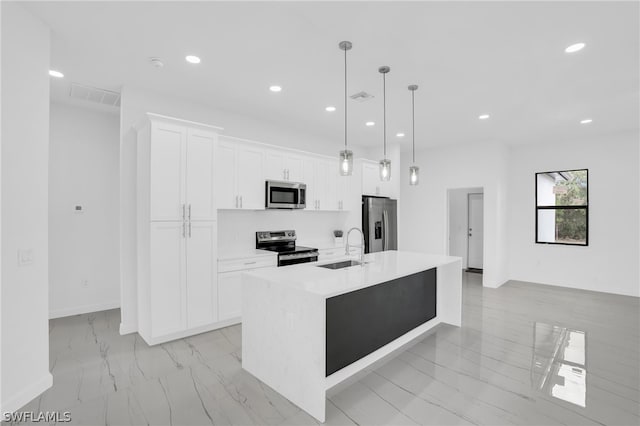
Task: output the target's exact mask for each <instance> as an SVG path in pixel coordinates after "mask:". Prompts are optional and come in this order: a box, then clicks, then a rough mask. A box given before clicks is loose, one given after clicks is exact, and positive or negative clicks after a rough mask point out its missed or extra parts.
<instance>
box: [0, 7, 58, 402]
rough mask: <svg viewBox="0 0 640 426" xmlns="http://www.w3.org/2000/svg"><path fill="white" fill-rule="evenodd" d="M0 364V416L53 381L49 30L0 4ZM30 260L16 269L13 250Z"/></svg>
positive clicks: (26, 14) (16, 9)
mask: <svg viewBox="0 0 640 426" xmlns="http://www.w3.org/2000/svg"><path fill="white" fill-rule="evenodd" d="M0 7H2V145H1V147H2V253H1V260H2V267H1V270H2V286H1V293H0V294H1V297H0V299H1V311H2V312H1V315H2V320H1V327H2V332H1V336H2V341H1V342H0V348H1V351H2V357H1V358H2V364H1V365H0V370H1V373H2V374H1V375H0V388H1V389H2V400H1V401H0V412H5V411H14V410H17V409H19V408H20V407H21V406H22V405H24V404H26V403H27V402H29V401H30V400H31V399H33V398H34V397H36V396H37V395H38V394H40V393H41V392H42V391H44V390H45V389H47V388H48V387H50V386H51V384H52V377H51V374H50V373H49V323H48V305H49V299H48V282H47V276H48V259H47V233H48V232H47V223H48V213H47V210H48V206H47V189H48V184H47V177H48V172H47V169H48V160H49V158H48V156H49V152H48V151H49V147H48V145H49V75H48V70H49V41H50V34H49V28H48V27H47V26H46V25H44V24H43V23H42V22H41V21H40V20H38V19H37V18H35V17H34V16H33V15H31V14H30V13H29V12H27V11H26V10H25V9H24V8H23V7H22V6H21V5H20V4H17V3H14V2H2V3H1V5H0ZM25 250H31V252H32V254H33V261H32V262H30V263H29V264H23V265H21V266H20V265H19V264H18V252H19V251H25Z"/></svg>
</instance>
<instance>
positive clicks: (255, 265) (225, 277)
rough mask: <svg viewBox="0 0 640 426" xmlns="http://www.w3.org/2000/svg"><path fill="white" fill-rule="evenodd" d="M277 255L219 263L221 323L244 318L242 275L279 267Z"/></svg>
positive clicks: (219, 311)
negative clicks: (261, 269)
mask: <svg viewBox="0 0 640 426" xmlns="http://www.w3.org/2000/svg"><path fill="white" fill-rule="evenodd" d="M277 262H278V261H277V255H276V254H273V255H269V256H260V257H246V258H239V259H229V260H224V259H223V260H219V261H218V313H219V321H229V320H233V319H237V320H238V322H239V321H240V317H241V316H242V273H243V272H246V271H250V270H256V269H260V268H267V267H272V266H276V265H277Z"/></svg>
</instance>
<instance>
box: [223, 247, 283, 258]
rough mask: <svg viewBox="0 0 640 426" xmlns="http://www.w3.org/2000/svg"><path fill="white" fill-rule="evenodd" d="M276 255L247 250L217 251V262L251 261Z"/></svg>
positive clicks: (270, 252) (271, 252)
mask: <svg viewBox="0 0 640 426" xmlns="http://www.w3.org/2000/svg"><path fill="white" fill-rule="evenodd" d="M277 255H278V253H276V252H275V251H269V250H258V249H247V250H231V251H228V250H219V252H218V260H238V259H253V258H256V257H269V256H273V257H275V256H277Z"/></svg>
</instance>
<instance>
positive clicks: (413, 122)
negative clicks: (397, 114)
mask: <svg viewBox="0 0 640 426" xmlns="http://www.w3.org/2000/svg"><path fill="white" fill-rule="evenodd" d="M415 95H416V92H415V90H412V91H411V136H412V137H413V164H416V97H415Z"/></svg>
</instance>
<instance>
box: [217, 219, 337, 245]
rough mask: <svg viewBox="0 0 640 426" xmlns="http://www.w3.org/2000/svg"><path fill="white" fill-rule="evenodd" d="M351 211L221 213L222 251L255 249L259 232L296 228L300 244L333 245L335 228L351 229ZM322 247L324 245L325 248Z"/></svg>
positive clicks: (219, 226)
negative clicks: (348, 222) (349, 218)
mask: <svg viewBox="0 0 640 426" xmlns="http://www.w3.org/2000/svg"><path fill="white" fill-rule="evenodd" d="M347 219H348V213H347V212H342V213H335V212H313V211H301V210H277V211H274V210H267V211H235V210H220V211H219V212H218V250H219V252H220V253H224V251H225V250H226V251H230V252H236V253H237V252H241V251H247V250H248V249H253V248H254V247H255V244H256V231H277V230H282V229H294V230H295V231H296V234H297V237H298V241H297V243H298V244H300V245H311V246H314V247H316V246H321V245H324V246H330V245H331V244H332V243H333V230H335V229H341V230H342V231H344V232H347V230H348V229H347V227H348V225H347ZM321 248H322V247H321Z"/></svg>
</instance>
